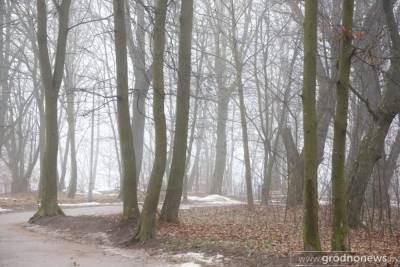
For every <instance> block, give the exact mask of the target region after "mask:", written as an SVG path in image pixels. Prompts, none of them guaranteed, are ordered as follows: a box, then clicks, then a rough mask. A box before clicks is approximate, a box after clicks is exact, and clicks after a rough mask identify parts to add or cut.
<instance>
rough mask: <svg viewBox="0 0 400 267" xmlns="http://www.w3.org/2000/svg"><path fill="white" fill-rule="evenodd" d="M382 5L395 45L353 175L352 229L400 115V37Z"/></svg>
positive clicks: (386, 4) (386, 1)
mask: <svg viewBox="0 0 400 267" xmlns="http://www.w3.org/2000/svg"><path fill="white" fill-rule="evenodd" d="M382 4H383V10H384V13H385V16H386V23H387V26H388V30H389V34H390V39H391V42H392V47H391V50H392V58H391V65H390V69H389V71H388V72H387V73H386V75H385V88H384V90H383V94H382V98H381V101H380V103H379V105H378V109H377V110H376V111H375V112H374V119H373V122H372V125H371V126H370V128H369V129H368V131H367V133H366V135H365V136H364V138H363V140H362V141H361V144H360V147H359V149H358V153H357V157H356V160H355V161H354V163H353V164H352V166H351V169H350V172H349V187H348V196H349V202H348V210H351V211H352V212H349V214H348V215H349V220H348V221H349V225H350V226H351V227H357V226H360V225H361V224H362V223H361V221H362V220H361V208H362V204H363V200H364V194H365V191H366V188H367V185H368V181H369V179H370V177H371V173H372V170H373V167H374V165H375V163H376V162H377V161H378V160H379V159H380V158H381V155H382V152H383V149H384V142H385V138H386V135H387V133H388V131H389V127H390V125H391V123H392V121H393V119H394V117H395V116H396V114H397V113H399V112H400V90H399V86H398V84H399V82H400V57H399V56H400V36H399V33H398V29H397V23H396V21H395V18H394V15H393V9H392V3H391V1H390V0H383V2H382Z"/></svg>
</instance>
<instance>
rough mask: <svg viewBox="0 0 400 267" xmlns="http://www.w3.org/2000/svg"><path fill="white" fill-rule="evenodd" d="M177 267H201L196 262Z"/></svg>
mask: <svg viewBox="0 0 400 267" xmlns="http://www.w3.org/2000/svg"><path fill="white" fill-rule="evenodd" d="M177 267H201V265H200V264H197V263H194V262H185V263H182V264H180V265H178V266H177Z"/></svg>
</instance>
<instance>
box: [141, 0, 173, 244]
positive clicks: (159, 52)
mask: <svg viewBox="0 0 400 267" xmlns="http://www.w3.org/2000/svg"><path fill="white" fill-rule="evenodd" d="M167 2H168V1H167V0H157V2H156V8H155V24H154V33H153V88H154V94H153V116H154V127H155V139H156V140H155V150H156V151H155V157H154V163H153V169H152V171H151V175H150V181H149V185H148V188H147V194H146V198H145V201H144V205H143V211H142V214H141V215H140V219H139V224H138V227H137V231H136V235H135V239H136V240H139V241H147V240H149V239H152V238H154V237H155V231H156V212H157V205H158V200H159V197H160V190H161V185H162V180H163V176H164V172H165V164H166V157H167V134H166V122H165V113H164V98H165V93H164V74H163V70H164V49H165V21H166V14H167Z"/></svg>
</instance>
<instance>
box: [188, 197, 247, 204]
mask: <svg viewBox="0 0 400 267" xmlns="http://www.w3.org/2000/svg"><path fill="white" fill-rule="evenodd" d="M188 199H189V200H191V201H197V202H206V203H209V204H216V205H235V204H236V205H237V204H243V202H241V201H238V200H235V199H231V198H229V197H224V196H221V195H208V196H205V197H196V196H189V197H188Z"/></svg>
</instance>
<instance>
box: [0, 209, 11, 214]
mask: <svg viewBox="0 0 400 267" xmlns="http://www.w3.org/2000/svg"><path fill="white" fill-rule="evenodd" d="M10 211H12V210H10V209H3V208H0V213H4V212H10Z"/></svg>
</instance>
